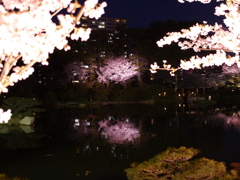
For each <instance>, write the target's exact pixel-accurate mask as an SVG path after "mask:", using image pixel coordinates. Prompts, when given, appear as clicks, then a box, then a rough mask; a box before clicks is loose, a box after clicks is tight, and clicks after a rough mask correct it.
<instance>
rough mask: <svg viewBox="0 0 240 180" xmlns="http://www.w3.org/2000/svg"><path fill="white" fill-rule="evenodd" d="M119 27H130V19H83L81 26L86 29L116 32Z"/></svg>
mask: <svg viewBox="0 0 240 180" xmlns="http://www.w3.org/2000/svg"><path fill="white" fill-rule="evenodd" d="M119 25H127V26H128V25H129V22H128V19H121V18H109V17H101V18H99V19H91V18H89V17H82V18H81V26H82V27H84V28H91V29H93V30H96V29H105V30H110V31H115V28H116V27H117V26H119Z"/></svg>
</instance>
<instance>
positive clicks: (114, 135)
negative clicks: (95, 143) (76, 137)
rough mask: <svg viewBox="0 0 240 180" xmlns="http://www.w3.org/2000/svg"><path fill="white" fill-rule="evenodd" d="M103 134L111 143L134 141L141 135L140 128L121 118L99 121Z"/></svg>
mask: <svg viewBox="0 0 240 180" xmlns="http://www.w3.org/2000/svg"><path fill="white" fill-rule="evenodd" d="M98 125H99V126H100V127H99V130H100V131H101V135H102V136H103V137H104V138H106V139H108V142H110V143H116V144H123V143H126V142H131V143H133V142H134V140H135V139H136V138H138V137H139V136H140V134H139V130H138V129H137V128H136V127H135V125H134V124H133V123H130V122H126V121H119V120H114V121H113V120H102V121H99V122H98Z"/></svg>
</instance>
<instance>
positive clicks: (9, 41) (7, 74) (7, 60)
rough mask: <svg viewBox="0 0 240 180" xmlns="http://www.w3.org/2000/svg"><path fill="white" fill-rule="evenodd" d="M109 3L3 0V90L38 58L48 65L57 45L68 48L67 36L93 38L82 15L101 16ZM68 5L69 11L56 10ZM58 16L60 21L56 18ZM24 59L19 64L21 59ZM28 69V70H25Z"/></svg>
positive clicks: (0, 19)
mask: <svg viewBox="0 0 240 180" xmlns="http://www.w3.org/2000/svg"><path fill="white" fill-rule="evenodd" d="M105 6H106V3H102V4H98V1H97V0H86V1H85V3H84V5H80V4H79V3H78V2H77V1H75V2H73V3H71V0H41V1H35V0H29V1H27V2H26V1H19V0H3V1H2V4H1V5H0V13H1V16H0V22H1V26H0V33H1V37H0V42H1V45H0V59H1V62H0V71H1V75H0V92H7V87H8V86H9V85H14V83H16V82H17V81H18V80H22V79H26V78H27V77H28V76H29V75H30V74H31V73H32V72H33V69H32V66H33V65H34V64H35V63H36V62H40V63H42V64H43V65H47V64H48V62H47V59H48V56H49V54H50V53H53V51H54V49H55V48H58V49H60V50H61V49H65V50H68V49H69V48H70V47H69V46H68V44H67V43H68V41H67V38H68V37H71V38H72V39H75V40H77V39H79V38H81V39H82V40H83V41H85V40H87V39H88V38H89V33H90V32H91V30H90V29H83V28H79V27H77V26H76V25H77V24H79V23H80V18H81V17H82V16H83V15H84V16H89V17H90V18H99V17H100V16H101V15H102V14H103V13H104V10H103V8H104V7H105ZM61 9H67V11H68V13H67V14H59V13H55V12H58V11H59V10H61ZM55 14H56V16H57V19H58V23H56V22H54V21H53V15H55ZM20 59H21V60H22V61H23V64H24V65H22V66H18V65H17V62H18V61H19V60H20ZM25 72H27V73H25Z"/></svg>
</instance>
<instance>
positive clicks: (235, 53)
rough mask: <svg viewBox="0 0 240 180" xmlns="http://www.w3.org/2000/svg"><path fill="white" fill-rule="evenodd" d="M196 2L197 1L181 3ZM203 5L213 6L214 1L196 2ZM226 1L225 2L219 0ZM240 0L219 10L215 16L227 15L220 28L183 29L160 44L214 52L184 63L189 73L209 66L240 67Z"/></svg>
mask: <svg viewBox="0 0 240 180" xmlns="http://www.w3.org/2000/svg"><path fill="white" fill-rule="evenodd" d="M185 1H188V2H193V1H194V0H179V2H181V3H183V2H185ZM195 1H200V2H202V3H209V2H210V1H211V0H195ZM217 1H224V0H217ZM239 5H240V1H239V0H227V1H226V3H221V4H220V6H217V7H216V8H215V15H217V16H225V18H224V20H223V23H224V25H220V24H218V23H215V24H214V25H208V24H207V22H203V24H196V25H194V26H192V27H190V28H189V29H182V30H181V32H170V33H168V34H167V36H165V37H163V38H162V39H160V40H159V41H157V44H158V46H159V47H162V46H164V45H167V44H171V43H172V42H178V45H179V46H180V47H181V49H182V50H185V49H191V48H192V49H194V50H195V51H196V52H200V51H203V50H206V51H214V52H215V53H212V54H209V55H207V56H203V57H199V56H193V57H191V58H190V61H186V60H181V67H182V68H183V69H185V70H188V69H190V68H202V67H205V66H213V65H217V66H219V65H222V64H226V65H228V66H231V65H233V64H234V63H236V64H237V65H238V67H240V61H239V52H240V46H239V44H240V13H239Z"/></svg>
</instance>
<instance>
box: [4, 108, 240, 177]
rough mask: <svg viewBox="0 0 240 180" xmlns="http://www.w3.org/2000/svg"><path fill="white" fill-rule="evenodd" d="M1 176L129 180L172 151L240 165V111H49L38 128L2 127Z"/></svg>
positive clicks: (110, 109) (219, 109)
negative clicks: (133, 169) (192, 151)
mask: <svg viewBox="0 0 240 180" xmlns="http://www.w3.org/2000/svg"><path fill="white" fill-rule="evenodd" d="M0 132H1V134H0V142H1V143H0V157H1V159H0V173H5V174H7V175H8V176H20V177H26V178H29V179H30V180H43V179H44V180H55V179H58V180H71V179H73V180H75V179H76V180H77V179H81V180H85V179H86V180H92V179H93V180H94V179H96V180H100V179H104V180H105V179H114V180H118V179H119V180H125V179H127V178H126V176H125V173H124V169H126V168H129V167H130V164H131V163H133V162H142V161H145V160H148V159H149V158H151V157H153V156H154V155H156V154H158V153H160V152H162V151H164V150H166V149H167V148H168V147H180V146H186V147H194V148H197V149H199V150H201V153H200V154H198V155H197V157H206V158H210V159H214V160H218V161H224V162H225V163H226V165H229V163H232V162H240V153H239V152H240V108H239V107H238V106H228V107H225V106H219V105H214V106H187V105H184V104H180V105H176V104H170V105H159V106H153V105H135V104H129V105H112V106H104V107H98V108H87V107H85V108H62V109H56V110H47V111H46V112H44V113H43V114H42V116H41V117H40V118H37V119H36V123H35V125H34V127H28V129H27V128H26V127H18V126H17V127H11V128H9V127H3V126H1V127H0Z"/></svg>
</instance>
